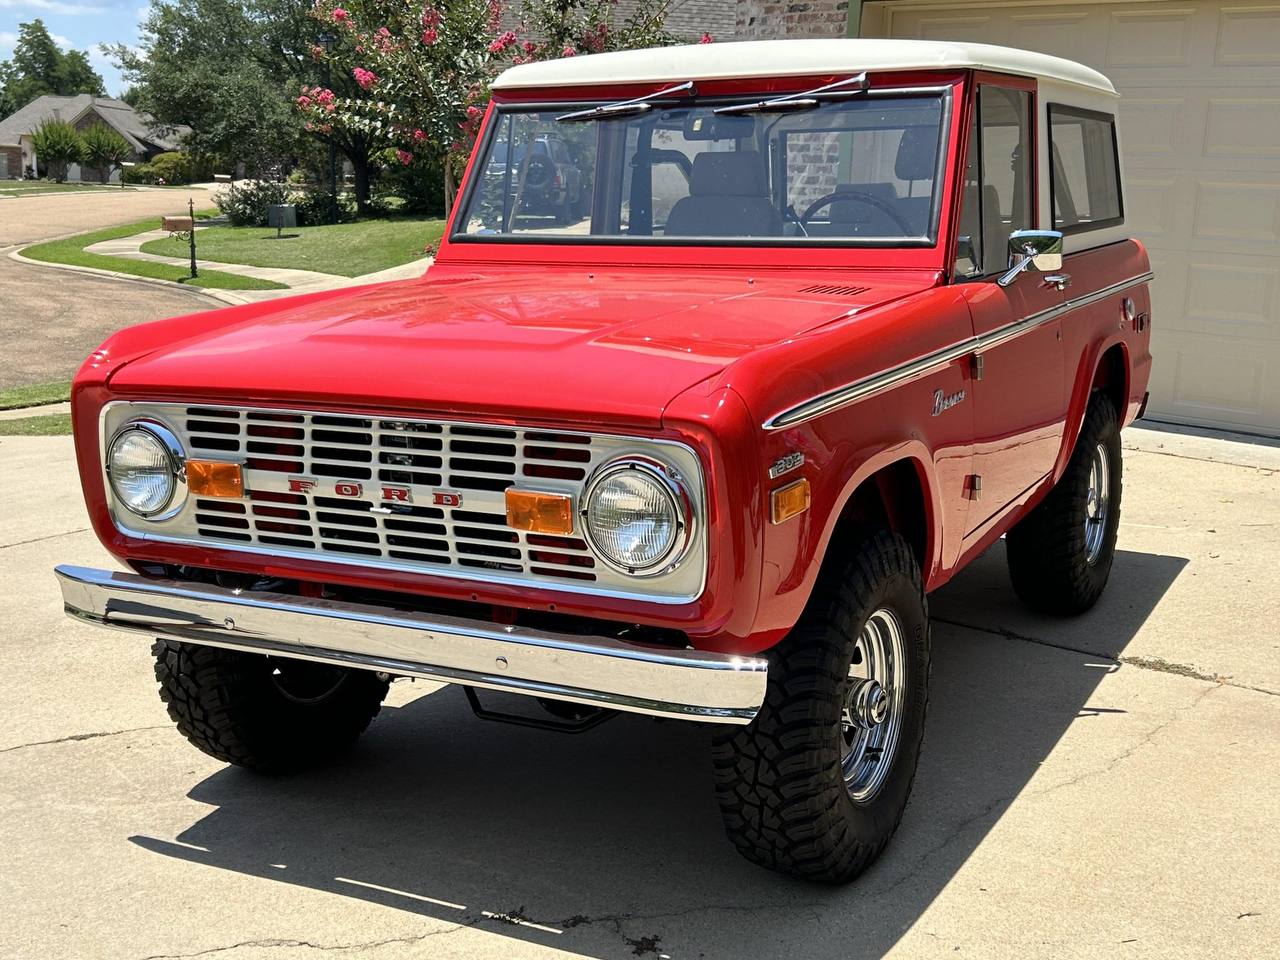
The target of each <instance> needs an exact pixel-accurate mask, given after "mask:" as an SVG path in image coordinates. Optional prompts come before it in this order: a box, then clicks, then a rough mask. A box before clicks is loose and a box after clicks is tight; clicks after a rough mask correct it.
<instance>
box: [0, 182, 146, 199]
mask: <svg viewBox="0 0 1280 960" xmlns="http://www.w3.org/2000/svg"><path fill="white" fill-rule="evenodd" d="M120 189H124V190H132V189H133V188H132V187H123V188H122V187H121V186H120V184H118V183H111V184H106V183H51V182H49V181H46V180H0V197H31V196H35V195H36V194H40V193H76V192H79V191H82V190H120Z"/></svg>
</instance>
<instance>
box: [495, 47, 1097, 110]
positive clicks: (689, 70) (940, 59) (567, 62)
mask: <svg viewBox="0 0 1280 960" xmlns="http://www.w3.org/2000/svg"><path fill="white" fill-rule="evenodd" d="M948 69H960V70H970V69H972V70H991V71H994V72H997V73H1013V74H1018V75H1019V76H1024V77H1045V78H1048V79H1051V80H1056V81H1058V82H1060V83H1068V84H1073V85H1075V86H1079V87H1087V88H1089V89H1091V90H1095V91H1097V92H1099V93H1105V94H1110V95H1112V96H1115V95H1116V91H1115V87H1113V86H1112V85H1111V81H1110V80H1108V79H1107V78H1106V77H1104V76H1103V75H1102V74H1100V73H1099V72H1098V71H1097V70H1093V69H1091V68H1089V67H1086V66H1084V65H1083V64H1079V63H1076V62H1075V61H1073V60H1063V59H1062V58H1061V57H1051V56H1048V55H1047V54H1043V53H1032V52H1031V51H1029V50H1015V49H1013V48H1012V47H996V46H992V45H991V44H987V43H959V42H956V43H951V42H937V41H932V40H748V41H742V42H736V43H696V44H686V45H683V46H675V47H654V48H651V49H648V50H621V51H618V52H616V53H595V54H590V55H584V56H577V57H565V58H563V59H560V60H544V61H542V62H540V63H527V64H522V65H521V66H518V67H512V68H511V69H509V70H506V71H505V72H503V73H502V74H501V75H500V76H499V77H498V79H497V80H496V81H494V84H493V87H494V89H495V90H512V89H516V88H529V87H579V86H594V85H600V84H629V83H665V82H673V83H680V82H682V81H684V80H729V79H749V78H751V77H800V76H808V75H815V76H826V75H828V74H840V73H857V72H860V71H862V70H869V71H873V72H874V71H884V70H948Z"/></svg>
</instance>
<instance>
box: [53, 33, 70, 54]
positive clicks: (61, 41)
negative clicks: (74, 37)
mask: <svg viewBox="0 0 1280 960" xmlns="http://www.w3.org/2000/svg"><path fill="white" fill-rule="evenodd" d="M49 39H50V40H52V41H53V42H54V43H56V44H57V45H58V46H59V47H61V48H62V49H63V50H70V49H71V41H70V40H68V39H67V38H66V37H64V36H63V35H62V34H60V33H51V34H49Z"/></svg>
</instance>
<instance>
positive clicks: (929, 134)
mask: <svg viewBox="0 0 1280 960" xmlns="http://www.w3.org/2000/svg"><path fill="white" fill-rule="evenodd" d="M937 165H938V129H937V128H936V127H927V126H926V127H907V128H906V129H905V130H903V131H902V139H901V140H899V141H898V158H897V160H896V161H895V162H894V164H893V174H894V176H896V177H897V178H898V179H899V180H932V179H933V172H934V169H935V168H936V167H937Z"/></svg>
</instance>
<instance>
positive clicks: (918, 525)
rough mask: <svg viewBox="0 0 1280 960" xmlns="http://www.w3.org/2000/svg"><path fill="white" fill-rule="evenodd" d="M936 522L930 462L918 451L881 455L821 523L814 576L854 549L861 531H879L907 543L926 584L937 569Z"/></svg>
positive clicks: (856, 474) (938, 522)
mask: <svg viewBox="0 0 1280 960" xmlns="http://www.w3.org/2000/svg"><path fill="white" fill-rule="evenodd" d="M913 446H914V445H913ZM941 516H942V513H941V504H940V503H939V501H938V488H937V483H936V477H935V476H934V471H933V462H932V458H931V457H930V456H929V454H928V451H927V450H925V449H924V448H923V445H920V449H918V450H916V449H911V448H906V449H904V448H897V449H895V450H892V451H885V452H884V453H883V454H881V455H879V456H877V457H872V458H870V459H868V460H867V461H866V462H864V463H863V464H862V465H861V466H860V467H859V468H858V469H857V470H856V471H854V473H853V475H852V476H851V478H850V479H849V481H848V483H846V485H845V487H844V489H843V491H842V493H841V496H840V498H839V499H838V501H837V502H836V504H835V505H834V506H833V509H832V510H831V513H830V515H829V517H828V519H827V524H826V530H825V534H824V537H823V539H822V543H821V545H820V548H819V550H818V552H817V554H816V556H815V560H816V563H815V564H814V569H815V574H816V571H819V570H821V568H822V567H824V566H826V565H827V564H829V563H833V562H839V561H840V560H841V559H842V558H843V557H845V556H847V554H848V553H849V552H850V551H852V550H853V549H855V548H856V545H857V542H858V538H859V535H860V534H861V533H862V532H863V531H867V530H876V529H885V530H890V531H892V532H894V533H897V534H899V535H900V536H902V538H903V539H904V540H906V541H907V543H908V544H909V545H910V547H911V550H912V553H913V554H914V555H915V558H916V562H917V564H918V565H919V567H920V571H921V576H922V577H923V578H924V580H925V582H926V583H927V582H928V581H929V579H930V574H931V572H932V571H934V570H936V569H937V568H939V567H940V566H941V554H942V531H941V529H940V526H941ZM815 579H816V576H815Z"/></svg>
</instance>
